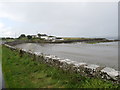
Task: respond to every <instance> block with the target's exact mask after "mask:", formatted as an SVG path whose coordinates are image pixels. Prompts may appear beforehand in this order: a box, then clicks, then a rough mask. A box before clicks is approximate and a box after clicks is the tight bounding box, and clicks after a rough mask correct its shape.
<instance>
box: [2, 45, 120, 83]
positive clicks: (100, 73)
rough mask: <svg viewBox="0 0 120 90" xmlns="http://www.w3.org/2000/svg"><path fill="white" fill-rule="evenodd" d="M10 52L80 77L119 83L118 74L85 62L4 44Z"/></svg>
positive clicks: (119, 73) (119, 77)
mask: <svg viewBox="0 0 120 90" xmlns="http://www.w3.org/2000/svg"><path fill="white" fill-rule="evenodd" d="M4 45H5V46H6V47H8V48H10V49H11V50H16V51H19V53H20V55H21V56H22V54H25V53H26V54H28V55H29V56H30V57H32V58H33V59H34V60H37V61H39V62H43V63H46V64H48V65H50V66H54V67H57V68H59V69H62V70H63V71H68V72H74V73H79V74H80V75H82V76H88V77H96V78H102V79H104V80H110V81H113V82H116V83H119V82H120V72H119V71H116V70H115V69H113V68H109V67H101V66H99V65H94V64H87V63H85V62H81V63H78V62H76V61H72V60H70V59H61V58H59V57H57V56H54V55H48V54H43V53H40V52H32V51H27V50H25V49H17V48H15V47H13V46H10V45H8V44H4ZM41 58H42V59H41Z"/></svg>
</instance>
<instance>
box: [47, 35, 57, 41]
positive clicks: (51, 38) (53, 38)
mask: <svg viewBox="0 0 120 90" xmlns="http://www.w3.org/2000/svg"><path fill="white" fill-rule="evenodd" d="M55 39H56V37H55V36H49V38H48V40H51V41H52V40H55Z"/></svg>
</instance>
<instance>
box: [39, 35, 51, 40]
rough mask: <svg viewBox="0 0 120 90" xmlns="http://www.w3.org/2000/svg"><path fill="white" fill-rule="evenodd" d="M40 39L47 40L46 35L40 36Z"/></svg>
mask: <svg viewBox="0 0 120 90" xmlns="http://www.w3.org/2000/svg"><path fill="white" fill-rule="evenodd" d="M40 38H41V39H45V40H48V39H49V37H48V36H47V35H46V34H41V36H40Z"/></svg>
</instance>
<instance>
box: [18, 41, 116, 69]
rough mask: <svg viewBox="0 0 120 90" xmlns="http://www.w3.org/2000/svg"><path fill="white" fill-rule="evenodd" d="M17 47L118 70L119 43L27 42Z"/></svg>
mask: <svg viewBox="0 0 120 90" xmlns="http://www.w3.org/2000/svg"><path fill="white" fill-rule="evenodd" d="M16 47H17V48H24V49H26V50H31V51H33V52H42V53H45V54H52V55H56V56H58V57H60V58H63V59H64V58H65V59H66V58H68V59H71V60H74V61H77V62H86V63H89V64H98V65H101V66H108V67H111V68H115V69H116V70H118V43H117V42H110V43H98V44H85V43H73V44H35V43H26V44H20V45H16Z"/></svg>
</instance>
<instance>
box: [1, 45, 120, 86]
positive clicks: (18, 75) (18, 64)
mask: <svg viewBox="0 0 120 90" xmlns="http://www.w3.org/2000/svg"><path fill="white" fill-rule="evenodd" d="M2 50H3V51H2V69H3V74H4V79H5V84H6V87H7V88H117V87H118V85H116V84H112V83H111V82H108V81H103V80H101V79H94V78H88V77H83V76H80V75H79V74H75V73H68V72H63V71H62V70H59V69H57V68H54V67H50V66H48V65H46V64H43V63H39V62H37V61H34V60H33V59H32V58H30V57H29V56H28V55H24V56H22V57H20V56H19V53H18V52H15V51H11V50H10V49H8V48H6V47H4V46H3V48H2Z"/></svg>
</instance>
